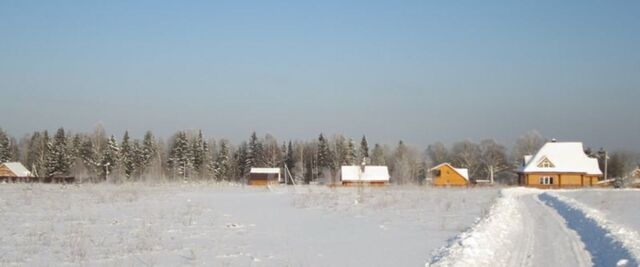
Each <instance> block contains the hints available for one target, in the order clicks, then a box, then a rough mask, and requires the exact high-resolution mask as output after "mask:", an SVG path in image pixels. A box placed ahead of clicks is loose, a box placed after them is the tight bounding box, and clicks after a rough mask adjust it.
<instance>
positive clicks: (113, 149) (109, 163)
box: [100, 135, 120, 179]
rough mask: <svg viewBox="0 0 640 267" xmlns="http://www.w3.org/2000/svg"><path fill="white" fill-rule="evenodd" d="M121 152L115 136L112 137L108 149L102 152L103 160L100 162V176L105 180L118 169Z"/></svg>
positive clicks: (108, 142)
mask: <svg viewBox="0 0 640 267" xmlns="http://www.w3.org/2000/svg"><path fill="white" fill-rule="evenodd" d="M119 151H120V148H119V147H118V141H117V140H116V137H115V136H113V135H111V137H110V138H109V140H108V141H107V147H105V148H104V149H103V150H102V158H101V160H100V174H101V176H102V177H103V179H107V178H108V177H109V175H110V174H111V173H113V171H114V170H115V169H116V166H117V160H118V154H119V153H120V152H119Z"/></svg>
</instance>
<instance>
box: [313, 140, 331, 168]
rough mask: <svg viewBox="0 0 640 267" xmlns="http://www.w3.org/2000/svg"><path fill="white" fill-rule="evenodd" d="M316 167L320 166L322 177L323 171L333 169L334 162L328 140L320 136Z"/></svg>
mask: <svg viewBox="0 0 640 267" xmlns="http://www.w3.org/2000/svg"><path fill="white" fill-rule="evenodd" d="M316 165H317V166H318V173H317V175H318V176H322V172H323V169H325V168H329V169H332V168H333V162H332V157H331V150H330V149H329V144H328V142H327V139H325V138H324V135H322V134H320V136H319V137H318V150H317V155H316Z"/></svg>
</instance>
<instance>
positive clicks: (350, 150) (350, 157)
mask: <svg viewBox="0 0 640 267" xmlns="http://www.w3.org/2000/svg"><path fill="white" fill-rule="evenodd" d="M356 160H357V156H356V145H355V144H354V142H353V140H352V139H351V138H349V140H348V141H347V151H346V154H345V159H344V161H345V163H346V164H347V165H356Z"/></svg>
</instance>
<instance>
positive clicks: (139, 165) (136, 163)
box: [131, 139, 144, 178]
mask: <svg viewBox="0 0 640 267" xmlns="http://www.w3.org/2000/svg"><path fill="white" fill-rule="evenodd" d="M131 155H132V159H133V170H134V171H133V173H132V174H131V175H132V176H133V177H135V178H140V176H142V171H143V170H144V165H143V163H144V158H143V157H142V156H143V155H142V145H141V144H140V140H138V139H136V140H133V144H132V145H131Z"/></svg>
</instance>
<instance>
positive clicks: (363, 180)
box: [340, 165, 390, 186]
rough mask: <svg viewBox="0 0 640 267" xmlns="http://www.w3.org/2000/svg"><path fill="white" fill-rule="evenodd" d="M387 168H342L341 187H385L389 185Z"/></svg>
mask: <svg viewBox="0 0 640 267" xmlns="http://www.w3.org/2000/svg"><path fill="white" fill-rule="evenodd" d="M389 179H390V176H389V168H387V166H355V165H353V166H342V167H341V168H340V181H341V183H342V185H346V186H349V185H379V186H380V185H386V184H388V183H389Z"/></svg>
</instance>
